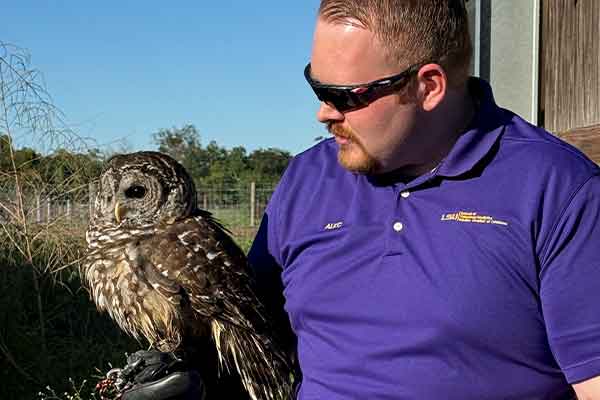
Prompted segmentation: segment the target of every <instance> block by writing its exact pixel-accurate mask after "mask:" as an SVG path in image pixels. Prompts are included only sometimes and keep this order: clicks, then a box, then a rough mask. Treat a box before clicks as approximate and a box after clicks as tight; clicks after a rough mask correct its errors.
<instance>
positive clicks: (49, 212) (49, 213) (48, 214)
mask: <svg viewBox="0 0 600 400" xmlns="http://www.w3.org/2000/svg"><path fill="white" fill-rule="evenodd" d="M51 207H52V201H51V200H50V197H47V198H46V223H50V218H52V209H51Z"/></svg>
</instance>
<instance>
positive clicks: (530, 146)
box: [501, 114, 599, 178]
mask: <svg viewBox="0 0 600 400" xmlns="http://www.w3.org/2000/svg"><path fill="white" fill-rule="evenodd" d="M501 143H502V145H503V146H502V145H501V148H502V147H504V148H505V150H506V152H507V154H508V156H509V158H510V159H512V162H513V163H516V164H517V166H518V164H521V165H522V166H523V168H524V169H527V170H531V169H534V170H537V171H539V172H540V173H552V174H558V175H563V176H574V175H577V176H581V177H582V178H583V176H587V177H589V176H591V175H595V174H598V172H599V167H598V165H597V164H595V163H594V162H593V161H592V160H590V159H589V158H588V157H587V156H586V155H585V154H584V153H583V152H581V151H580V150H579V149H577V148H576V147H574V146H572V145H571V144H569V143H567V142H565V141H564V140H562V139H560V138H559V137H557V136H556V135H553V134H552V133H550V132H548V131H546V130H545V129H543V128H540V127H537V126H535V125H532V124H530V123H529V122H527V121H525V120H524V119H523V118H521V117H519V116H517V115H514V114H513V117H512V118H511V120H510V123H509V124H507V125H506V129H505V132H504V134H503V135H502V139H501Z"/></svg>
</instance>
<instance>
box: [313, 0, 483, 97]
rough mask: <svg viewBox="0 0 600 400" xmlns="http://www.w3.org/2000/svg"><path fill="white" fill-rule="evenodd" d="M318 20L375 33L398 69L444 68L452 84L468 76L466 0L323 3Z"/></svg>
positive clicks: (329, 0)
mask: <svg viewBox="0 0 600 400" xmlns="http://www.w3.org/2000/svg"><path fill="white" fill-rule="evenodd" d="M319 17H320V18H323V19H324V20H325V21H328V22H331V23H347V22H350V23H354V24H356V23H358V25H359V26H361V27H363V28H366V29H368V30H370V31H371V32H373V33H374V34H375V35H376V37H377V38H378V40H379V41H380V42H381V44H382V45H383V47H384V49H385V50H386V52H387V54H386V56H387V57H388V58H389V59H390V61H391V62H393V63H397V64H398V65H399V66H403V67H407V66H408V65H409V64H415V63H420V62H433V63H436V64H439V65H441V66H442V67H443V68H444V70H445V71H446V74H447V75H448V80H449V84H450V85H452V86H455V85H460V84H462V83H464V81H465V80H466V78H467V77H468V76H469V71H470V64H471V53H472V47H471V38H470V36H469V21H468V17H467V11H466V8H465V4H464V0H321V6H320V8H319Z"/></svg>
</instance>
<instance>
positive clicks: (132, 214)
mask: <svg viewBox="0 0 600 400" xmlns="http://www.w3.org/2000/svg"><path fill="white" fill-rule="evenodd" d="M194 210H196V189H195V187H194V182H193V181H192V179H191V178H190V176H189V175H188V173H187V172H186V170H185V169H184V168H183V166H182V165H181V164H179V163H178V162H177V161H175V160H174V159H173V158H171V157H169V156H167V155H165V154H162V153H158V152H153V151H142V152H138V153H130V154H121V155H117V156H114V157H112V158H111V159H109V160H108V161H107V162H106V165H105V167H104V170H103V171H102V174H101V176H100V187H99V188H98V191H97V195H96V202H95V209H94V213H93V216H92V221H91V224H92V225H119V224H123V225H126V226H139V225H147V224H156V223H159V222H165V221H174V220H177V219H180V218H183V217H187V216H189V215H191V214H192V212H193V211H194Z"/></svg>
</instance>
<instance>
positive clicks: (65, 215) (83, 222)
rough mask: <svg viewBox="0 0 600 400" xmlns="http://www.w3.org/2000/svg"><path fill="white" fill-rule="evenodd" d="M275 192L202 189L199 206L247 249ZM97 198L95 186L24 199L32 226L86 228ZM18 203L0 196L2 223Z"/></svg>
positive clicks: (260, 187) (264, 187) (267, 187)
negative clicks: (69, 193) (76, 193)
mask: <svg viewBox="0 0 600 400" xmlns="http://www.w3.org/2000/svg"><path fill="white" fill-rule="evenodd" d="M273 190H274V186H273V185H271V184H268V185H261V184H257V183H255V182H251V183H250V184H249V185H247V186H241V187H235V188H222V187H201V188H199V189H198V190H197V193H198V194H197V196H198V206H199V207H200V208H202V209H204V210H207V211H210V212H211V213H213V215H214V216H215V217H216V218H217V219H218V220H219V221H220V222H221V223H222V224H223V225H224V226H225V227H226V228H227V229H229V230H230V231H231V233H232V234H233V236H234V238H235V239H236V241H237V242H238V243H240V245H242V247H244V248H247V246H248V245H249V243H250V242H251V241H252V239H253V238H254V236H255V234H256V231H257V230H258V225H259V224H260V220H261V218H262V215H263V213H264V211H265V208H266V206H267V203H268V201H269V199H270V197H271V194H272V193H273ZM95 194H96V187H95V185H94V184H90V185H89V188H88V190H87V193H83V195H82V194H81V193H78V195H77V196H76V197H77V198H73V197H74V196H73V197H72V196H69V195H61V196H54V197H53V196H49V195H44V194H43V193H31V194H27V195H24V204H25V206H24V207H23V209H24V211H25V212H24V215H25V218H26V219H27V220H28V222H33V223H40V224H49V223H56V222H64V223H67V224H70V225H79V226H82V227H85V226H87V224H88V221H89V216H90V213H91V212H92V210H93V201H94V199H95ZM15 201H16V200H15V199H14V195H10V194H8V193H6V192H4V193H0V223H5V222H8V221H10V220H11V219H14V216H9V215H7V213H6V210H11V209H15V207H14V204H15ZM2 206H4V207H2ZM3 210H4V211H3Z"/></svg>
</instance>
